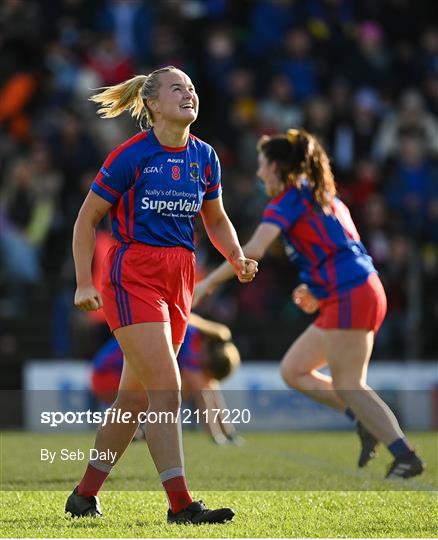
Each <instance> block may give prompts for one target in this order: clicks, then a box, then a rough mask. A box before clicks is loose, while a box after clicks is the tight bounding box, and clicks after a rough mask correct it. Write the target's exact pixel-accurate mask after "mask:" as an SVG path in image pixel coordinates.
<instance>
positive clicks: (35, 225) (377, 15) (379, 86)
mask: <svg viewBox="0 0 438 540" xmlns="http://www.w3.org/2000/svg"><path fill="white" fill-rule="evenodd" d="M437 12H438V6H437V3H436V0H422V1H421V2H414V1H411V0H305V1H304V0H267V1H264V0H240V1H239V2H236V1H232V0H93V1H88V0H59V1H57V2H52V1H50V0H39V1H36V0H3V2H2V3H1V5H0V263H1V264H0V332H1V321H2V320H6V319H11V318H14V317H15V318H16V317H23V316H25V315H26V313H27V312H26V309H27V308H28V307H29V302H30V300H29V298H30V296H32V295H31V294H30V293H29V291H34V290H35V289H36V290H38V291H39V294H40V295H46V297H47V298H48V299H50V302H49V313H48V316H50V317H51V319H52V320H53V324H52V329H51V335H50V336H47V339H48V340H50V343H51V350H52V356H53V357H68V356H81V355H84V354H89V353H90V351H89V350H87V349H86V347H85V349H84V346H82V348H81V346H80V345H79V344H78V343H84V340H77V339H74V338H72V336H77V335H78V334H79V335H81V332H90V330H89V327H90V326H91V327H93V326H92V325H101V324H102V321H100V322H96V321H91V320H88V319H86V320H85V321H84V316H83V314H74V313H73V312H72V311H73V310H72V298H73V293H74V272H73V263H72V256H71V248H70V244H71V235H72V228H73V224H74V221H75V218H76V215H77V212H78V209H79V207H80V205H81V202H82V200H83V199H84V197H85V195H86V193H87V191H88V189H89V186H90V183H91V181H92V180H93V178H94V176H95V174H96V172H97V170H98V169H99V167H100V165H101V163H102V161H103V160H104V159H105V156H106V154H107V153H108V152H109V151H110V150H111V149H112V148H114V147H115V146H117V145H118V144H119V143H120V142H122V141H123V140H125V139H127V138H129V137H130V136H131V135H133V134H134V133H135V132H136V131H137V129H138V128H137V127H136V126H135V124H134V122H133V121H132V119H131V118H130V117H129V116H123V117H121V118H118V119H115V120H102V119H99V118H98V117H97V116H96V112H95V106H94V105H93V104H92V103H90V102H89V101H88V97H89V95H90V94H91V93H92V90H91V89H96V88H98V87H101V86H106V85H112V84H115V83H118V82H121V81H123V80H125V79H128V78H130V77H132V76H133V75H134V74H138V73H148V72H150V71H152V70H153V69H155V68H157V67H161V66H164V65H169V64H171V65H174V66H177V67H179V68H181V69H183V70H184V71H186V72H187V73H188V74H189V75H190V76H191V78H192V80H193V81H194V83H195V86H196V88H197V91H198V94H199V96H200V117H199V119H198V121H197V122H196V124H195V125H194V126H193V130H192V131H193V133H194V134H195V135H197V136H199V137H200V138H202V139H204V140H206V141H207V142H209V143H210V144H212V145H213V146H214V147H215V149H216V151H217V152H218V154H219V156H220V160H221V163H222V167H223V186H224V200H225V206H226V209H227V211H228V213H229V215H230V217H231V219H232V221H233V223H234V224H235V226H236V229H237V230H238V233H239V236H240V238H241V241H243V242H244V241H245V239H247V238H248V237H249V235H250V234H251V232H252V231H253V230H254V227H255V226H256V224H257V223H258V220H259V218H260V216H261V213H262V211H263V208H264V205H265V203H266V199H265V196H264V194H263V190H262V189H261V187H260V185H259V183H258V181H257V179H256V178H255V170H256V150H255V143H256V141H257V140H258V138H259V137H260V135H262V134H263V133H268V134H270V133H274V132H277V131H284V130H285V129H287V128H290V127H298V126H303V127H304V128H306V129H307V130H309V131H311V132H312V133H314V134H316V135H317V136H318V137H319V139H320V140H321V141H322V143H323V145H324V146H325V148H326V149H327V151H328V153H329V156H330V158H331V162H332V166H333V168H334V171H335V176H336V179H337V185H338V190H339V193H340V195H341V197H342V198H343V200H344V201H345V202H346V203H347V205H349V207H350V209H351V211H352V214H353V216H354V219H355V221H356V224H357V226H358V229H359V232H360V234H361V236H362V239H363V241H364V243H365V245H366V247H367V249H368V250H369V252H370V253H371V255H372V256H373V258H374V261H375V263H376V266H377V268H378V270H379V272H380V274H381V277H382V280H383V282H384V285H385V288H386V291H387V294H388V300H389V311H388V316H387V319H386V321H385V323H384V325H383V327H382V330H381V332H380V334H379V338H378V342H377V349H376V355H377V356H378V357H384V358H418V357H422V358H436V357H437V356H438V335H437V332H436V328H437V327H438V285H437V284H438V161H437V160H438V14H437ZM107 226H108V225H107V223H106V222H105V223H103V224H102V231H101V232H102V238H104V239H105V238H106V237H105V228H106V227H107ZM218 262H220V256H219V255H218V254H217V253H215V252H214V250H213V249H212V248H211V246H209V244H208V242H207V241H206V238H205V233H203V231H202V229H201V228H200V229H199V231H198V270H199V275H202V274H203V273H205V272H206V271H207V270H208V268H210V267H212V266H214V265H216V264H217V263H218ZM296 279H297V278H296V274H294V271H292V270H291V269H290V267H289V265H288V263H287V262H286V260H285V256H284V253H283V250H282V247H281V245H280V244H279V245H278V246H275V248H274V249H273V250H272V252H271V253H270V254H269V257H268V258H267V259H266V261H265V262H264V263H263V268H262V271H261V272H260V274H259V276H258V277H257V279H256V280H255V282H254V283H253V284H251V285H249V286H245V287H239V286H237V284H236V283H231V284H230V285H227V286H224V287H223V288H222V289H221V290H220V292H219V293H218V294H217V295H215V296H214V297H213V298H210V299H208V300H207V301H206V302H205V304H204V305H202V306H201V308H200V309H201V312H202V313H203V314H204V315H207V316H208V317H209V318H212V319H216V320H222V321H224V322H226V323H227V324H229V325H230V326H231V327H232V328H233V331H234V333H235V335H236V336H237V341H238V343H239V345H240V347H241V352H242V355H243V356H244V357H245V358H271V357H272V356H270V352H272V351H274V350H275V348H273V347H272V343H273V342H275V343H276V344H278V343H279V344H280V346H282V343H283V342H284V343H285V344H287V343H289V342H290V339H291V336H293V335H294V333H296V331H297V328H301V327H302V326H303V325H304V324H307V323H308V320H307V319H306V318H305V317H304V318H303V316H301V315H300V313H298V311H297V309H296V308H295V307H294V306H293V304H292V303H291V301H290V292H291V291H292V289H293V287H294V286H295V285H296V283H297V281H296ZM29 315H30V316H33V315H34V314H32V313H30V314H29ZM100 327H101V326H99V328H100ZM103 333H104V332H103ZM94 334H96V332H95V333H94ZM97 335H98V336H100V335H101V334H100V333H99V332H97ZM96 339H100V338H96ZM102 339H103V338H102ZM85 341H86V340H85ZM87 343H88V341H87ZM91 343H94V342H93V341H91ZM93 346H94V345H93ZM0 348H1V346H0ZM283 350H284V348H283ZM275 354H276V353H275Z"/></svg>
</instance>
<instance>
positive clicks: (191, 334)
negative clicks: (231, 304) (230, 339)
mask: <svg viewBox="0 0 438 540" xmlns="http://www.w3.org/2000/svg"><path fill="white" fill-rule="evenodd" d="M201 342H202V333H201V332H200V331H199V330H198V329H197V328H195V327H194V326H191V325H190V324H189V325H188V327H187V332H186V335H185V338H184V343H183V344H182V345H181V349H180V351H179V354H178V364H179V367H180V369H190V370H194V371H197V370H199V369H201ZM92 367H93V371H94V372H95V373H98V374H103V373H105V374H106V373H114V374H118V375H119V376H120V375H121V374H122V368H123V353H122V350H121V348H120V346H119V344H118V342H117V340H116V338H115V337H111V338H110V339H109V340H108V341H107V342H106V343H105V344H104V345H103V346H102V347H101V348H100V349H99V350H98V351H97V353H96V354H95V355H94V357H93V360H92Z"/></svg>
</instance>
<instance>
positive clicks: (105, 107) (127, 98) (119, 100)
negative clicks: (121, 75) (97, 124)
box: [89, 75, 148, 120]
mask: <svg viewBox="0 0 438 540" xmlns="http://www.w3.org/2000/svg"><path fill="white" fill-rule="evenodd" d="M147 78H148V77H147V75H136V76H135V77H133V78H132V79H129V80H128V81H125V82H122V83H120V84H116V85H115V86H106V87H104V88H102V90H103V92H100V93H99V94H94V95H93V96H91V97H90V98H89V99H90V101H94V103H99V104H100V105H101V107H100V108H99V109H98V110H97V114H99V115H100V116H102V118H115V117H116V116H119V115H120V114H122V113H123V112H124V111H126V110H128V111H129V112H130V113H131V116H132V117H134V118H135V119H136V120H140V118H141V116H142V111H143V109H144V104H143V98H142V96H141V89H142V88H143V85H144V83H145V82H146V80H147ZM99 90H100V89H99Z"/></svg>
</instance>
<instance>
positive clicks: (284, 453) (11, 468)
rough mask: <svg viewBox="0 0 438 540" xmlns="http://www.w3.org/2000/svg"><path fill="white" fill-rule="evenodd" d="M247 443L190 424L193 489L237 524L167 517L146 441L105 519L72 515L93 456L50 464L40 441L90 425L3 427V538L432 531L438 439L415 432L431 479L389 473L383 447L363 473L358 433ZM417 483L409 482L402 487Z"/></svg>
mask: <svg viewBox="0 0 438 540" xmlns="http://www.w3.org/2000/svg"><path fill="white" fill-rule="evenodd" d="M245 437H246V439H247V444H246V445H245V446H244V447H242V448H235V447H227V448H220V447H217V446H214V445H212V444H211V443H210V442H209V441H208V439H207V438H206V437H205V435H203V434H200V433H189V432H188V433H186V434H185V436H184V443H185V450H186V469H187V476H188V479H189V485H190V486H191V489H192V491H193V494H194V495H195V496H196V497H198V498H199V497H200V498H203V499H204V500H205V502H206V503H207V504H208V505H209V506H216V505H219V506H220V505H229V506H232V507H233V508H234V509H235V511H236V517H235V519H234V521H233V522H232V523H228V524H225V525H215V526H212V525H211V526H200V527H188V526H175V525H173V526H169V525H167V524H166V522H165V513H166V498H165V495H164V494H163V493H162V491H161V489H160V484H159V481H158V479H157V475H156V472H155V470H154V467H153V464H152V462H151V459H150V457H149V455H148V452H147V448H146V446H145V444H143V443H136V444H132V445H131V446H130V448H129V449H128V451H127V452H126V454H125V456H124V457H123V459H122V461H121V462H120V464H119V465H118V466H117V467H116V469H115V470H114V472H113V474H112V475H111V477H110V478H109V479H108V481H107V483H106V485H105V487H106V490H104V491H103V492H102V494H101V502H102V506H103V510H104V517H103V519H99V520H92V519H80V520H77V519H76V520H72V519H68V518H66V517H65V516H64V514H63V507H64V504H65V499H66V497H67V495H68V494H69V492H70V491H71V489H72V487H73V486H74V485H75V483H77V481H78V479H79V478H80V476H81V474H82V472H83V469H84V466H85V461H79V462H62V461H61V460H57V461H56V462H55V463H53V464H52V465H49V464H48V463H45V462H41V460H40V449H41V448H49V449H51V450H52V451H53V450H58V451H59V450H60V449H61V448H69V449H71V450H73V449H77V448H81V449H83V450H84V451H85V450H86V449H87V448H88V447H89V446H90V445H91V444H92V441H93V438H94V437H93V433H85V434H82V433H81V434H69V435H65V434H63V435H59V434H52V433H50V434H29V433H4V434H3V435H2V441H1V485H2V490H3V491H2V492H1V511H0V514H1V520H0V536H2V537H33V538H35V537H36V538H40V537H61V538H62V537H67V538H68V537H116V538H117V537H120V538H123V537H207V538H208V537H231V538H232V537H345V536H348V537H382V536H385V537H414V536H416V537H436V536H437V534H438V528H437V523H438V512H437V500H436V493H434V491H435V490H436V484H437V472H438V469H437V459H438V457H437V437H436V434H433V433H425V434H413V435H412V436H411V437H410V439H411V440H412V442H413V443H414V445H415V446H416V447H417V448H418V449H419V451H420V453H421V455H422V457H424V459H425V461H426V462H427V464H428V468H427V470H426V472H425V474H424V475H423V476H421V477H420V478H419V479H418V480H417V479H413V480H410V481H406V482H400V481H399V482H396V481H385V480H383V475H384V472H385V469H386V466H387V464H388V463H389V462H390V461H391V457H390V455H389V454H388V453H387V451H386V450H384V449H382V451H381V453H380V454H381V455H380V456H379V458H378V459H376V460H375V461H374V462H372V463H371V464H370V466H369V467H368V468H367V469H366V470H358V469H357V468H356V466H355V461H356V458H357V451H358V442H357V439H356V437H355V435H354V434H352V433H257V434H255V433H254V434H248V435H246V436H245ZM407 489H409V490H410V491H405V490H407Z"/></svg>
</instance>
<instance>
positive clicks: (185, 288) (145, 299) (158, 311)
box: [102, 242, 196, 344]
mask: <svg viewBox="0 0 438 540" xmlns="http://www.w3.org/2000/svg"><path fill="white" fill-rule="evenodd" d="M195 264H196V262H195V254H194V253H193V252H192V251H190V250H188V249H186V248H183V247H156V246H149V245H147V244H142V243H139V242H136V243H132V244H120V243H117V244H115V245H114V246H112V247H111V248H110V249H109V251H108V254H107V256H106V258H105V262H104V268H103V272H102V300H103V311H104V313H105V318H106V320H107V322H108V325H109V327H110V328H111V331H114V330H116V329H117V328H120V327H121V326H128V325H131V324H138V323H146V322H170V325H171V328H172V342H173V343H175V344H179V343H182V342H183V341H184V335H185V333H186V328H187V323H188V318H189V314H190V309H191V307H192V297H193V289H194V287H195Z"/></svg>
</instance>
